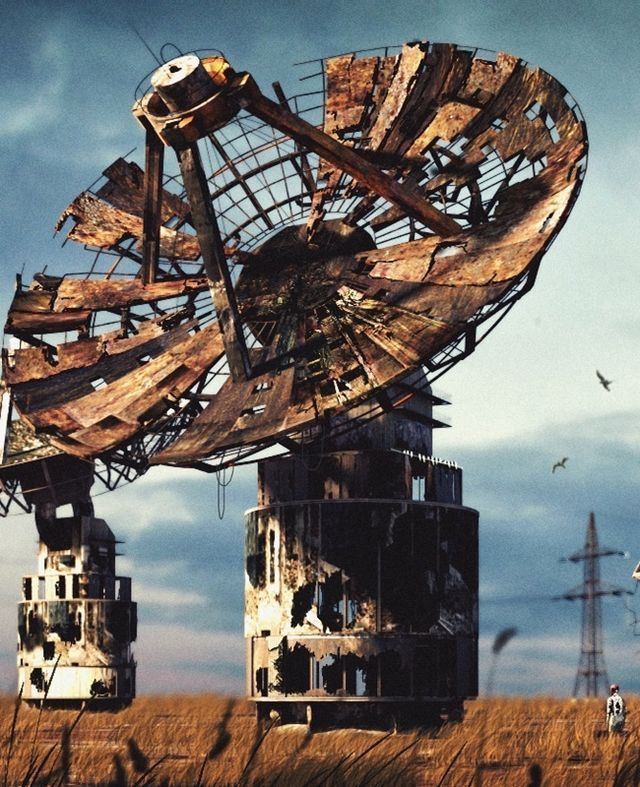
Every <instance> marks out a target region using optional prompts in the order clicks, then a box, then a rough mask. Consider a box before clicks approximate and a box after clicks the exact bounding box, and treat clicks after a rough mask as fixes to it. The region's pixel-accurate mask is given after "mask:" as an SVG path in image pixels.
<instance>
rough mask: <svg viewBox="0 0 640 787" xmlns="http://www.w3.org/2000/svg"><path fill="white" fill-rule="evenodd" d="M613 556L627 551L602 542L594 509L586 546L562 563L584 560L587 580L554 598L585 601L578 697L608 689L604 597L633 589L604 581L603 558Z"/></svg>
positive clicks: (574, 688) (574, 689)
mask: <svg viewBox="0 0 640 787" xmlns="http://www.w3.org/2000/svg"><path fill="white" fill-rule="evenodd" d="M609 555H619V556H621V557H625V556H626V553H625V552H621V551H620V550H618V549H610V548H609V547H604V546H603V547H601V546H599V545H598V533H597V531H596V518H595V516H594V514H593V511H592V512H591V513H590V514H589V524H588V525H587V538H586V540H585V544H584V547H583V548H582V549H581V550H579V551H578V552H574V554H573V555H570V556H569V557H565V558H561V562H564V561H569V562H571V563H579V562H580V561H583V562H584V580H583V582H582V584H581V585H578V586H577V587H575V588H572V589H571V590H569V591H567V592H566V593H564V594H563V595H562V596H557V597H556V598H555V599H554V600H556V601H558V600H560V599H565V600H567V601H575V600H576V599H580V600H581V601H582V634H581V644H580V661H579V662H578V674H577V675H576V682H575V685H574V687H573V696H574V697H577V696H578V695H579V694H580V693H581V692H582V691H584V694H585V696H587V697H597V696H598V694H604V693H606V692H607V691H608V684H609V678H608V676H607V668H606V666H605V662H604V652H603V648H602V601H601V599H602V596H622V595H625V594H629V595H630V594H631V591H629V590H625V589H624V588H621V587H616V586H615V585H611V584H610V583H609V582H602V581H601V580H600V558H601V557H608V556H609Z"/></svg>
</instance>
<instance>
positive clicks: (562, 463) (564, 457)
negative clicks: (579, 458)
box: [551, 456, 569, 473]
mask: <svg viewBox="0 0 640 787" xmlns="http://www.w3.org/2000/svg"><path fill="white" fill-rule="evenodd" d="M567 459H569V457H568V456H563V457H562V459H561V460H560V461H559V462H556V463H555V465H554V466H553V467H552V468H551V472H552V473H555V472H556V468H557V467H562V468H563V469H564V468H566V461H567Z"/></svg>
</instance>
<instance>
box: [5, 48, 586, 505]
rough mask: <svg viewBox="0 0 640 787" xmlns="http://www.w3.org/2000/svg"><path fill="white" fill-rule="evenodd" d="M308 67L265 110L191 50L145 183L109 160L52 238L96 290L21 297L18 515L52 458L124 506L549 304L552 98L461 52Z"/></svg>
mask: <svg viewBox="0 0 640 787" xmlns="http://www.w3.org/2000/svg"><path fill="white" fill-rule="evenodd" d="M310 70H311V71H312V73H311V74H310V75H309V76H308V77H305V80H306V81H304V82H303V89H304V92H303V93H301V94H300V95H297V96H292V97H289V98H286V97H285V94H284V92H283V91H282V88H281V87H280V86H279V84H277V83H276V84H275V85H274V91H275V99H276V100H275V101H274V100H271V99H269V98H267V97H266V96H265V95H264V94H263V93H262V92H261V91H260V90H259V89H258V87H257V85H256V83H255V82H254V81H253V79H252V77H251V76H250V75H249V74H247V73H238V72H235V71H234V70H233V68H232V67H231V66H230V65H229V63H228V62H227V61H226V60H225V59H224V58H223V57H222V56H221V55H219V54H214V55H211V54H210V53H209V54H206V53H195V54H190V55H186V56H181V57H179V58H176V59H174V60H173V61H170V62H169V63H166V64H165V65H164V66H163V67H162V68H161V69H158V71H157V72H156V73H155V74H154V75H153V78H152V80H151V82H152V85H151V86H150V87H149V89H148V90H147V91H146V92H144V91H141V92H140V95H139V96H138V97H137V98H136V102H135V105H134V108H133V111H134V114H135V115H136V117H137V118H138V120H139V121H140V122H141V124H142V125H143V126H144V127H145V129H146V165H145V170H146V171H145V172H143V171H142V169H141V168H140V167H139V166H137V165H136V164H134V163H131V162H128V161H125V160H122V159H119V160H117V161H116V162H114V163H113V164H112V165H111V166H110V167H108V168H107V169H106V170H105V171H104V173H103V178H102V181H101V183H100V184H99V185H98V186H97V187H96V188H95V189H93V190H88V191H85V192H83V193H82V194H81V195H80V196H78V197H77V198H76V199H75V200H74V201H73V202H72V203H71V205H69V207H68V208H67V209H66V210H65V211H64V213H63V214H62V216H61V218H60V220H59V222H58V225H57V227H58V229H61V228H62V226H63V224H64V223H65V220H67V219H68V220H70V221H71V228H70V229H69V230H68V233H67V237H68V238H70V239H71V240H74V241H77V242H79V243H81V244H84V245H85V246H86V247H87V249H89V250H91V251H94V252H95V254H94V256H93V257H87V259H88V262H87V266H86V269H85V271H86V272H83V273H76V272H73V273H67V274H64V275H63V274H62V272H61V273H60V275H55V276H54V275H41V274H36V276H35V277H34V279H33V281H32V283H31V284H30V285H29V286H28V287H25V286H23V285H22V283H21V282H20V280H18V287H17V291H16V294H15V297H14V300H13V303H12V304H11V308H10V312H9V316H8V320H7V324H6V329H5V330H6V333H7V334H9V336H12V337H15V339H17V340H19V343H18V344H16V342H15V341H14V342H13V343H12V344H11V345H10V346H9V348H8V349H6V350H5V354H4V364H3V380H4V385H5V386H6V388H7V389H8V391H9V392H10V397H11V401H12V403H13V405H14V406H15V409H16V410H17V412H18V413H19V419H20V420H19V421H18V422H14V428H13V431H12V435H13V436H12V437H11V436H10V437H11V440H10V442H9V446H10V447H9V452H8V454H5V460H4V462H5V470H6V468H7V467H12V468H13V470H12V471H11V472H8V471H5V473H4V475H3V478H4V479H5V481H4V483H5V490H6V491H7V492H8V494H9V497H10V498H11V497H15V498H17V496H18V487H17V484H18V480H19V476H20V473H19V472H18V470H17V469H16V466H17V465H20V464H21V463H22V464H24V463H28V462H29V461H30V458H31V459H37V458H38V457H39V455H40V454H39V453H38V452H40V453H42V452H43V451H44V452H47V451H48V452H50V453H53V454H57V453H59V454H62V455H64V456H71V457H76V458H78V459H79V460H80V461H81V462H85V461H86V460H95V461H97V462H98V471H99V475H100V476H101V477H102V479H103V481H104V482H105V483H106V484H107V486H111V487H112V486H114V485H115V484H117V483H118V482H119V481H120V480H129V479H131V478H133V477H135V476H136V475H137V474H138V473H141V472H144V470H145V469H146V468H147V466H148V463H149V462H151V463H168V464H177V465H190V466H197V467H201V468H205V469H206V468H211V469H216V468H219V467H223V466H225V465H228V464H230V463H233V462H236V461H238V460H239V459H242V458H243V457H248V456H251V455H256V454H257V453H258V452H260V451H262V450H263V449H265V448H268V447H270V446H273V445H276V444H278V445H280V446H282V447H284V448H285V449H287V450H289V449H291V448H294V447H298V446H301V445H304V444H305V443H306V442H308V441H312V440H315V439H317V438H318V435H319V434H320V433H321V431H322V430H323V429H326V428H328V427H330V428H333V429H338V428H342V426H341V424H345V425H344V428H346V424H347V422H350V421H351V420H352V419H349V418H343V416H344V414H345V413H348V412H349V411H350V408H353V407H354V406H356V405H359V404H361V403H362V402H363V401H371V402H373V404H374V406H373V407H371V408H369V409H368V410H367V413H368V416H367V417H370V416H371V414H375V412H382V411H383V410H385V409H390V408H393V407H394V406H395V405H396V404H397V403H398V401H399V399H400V398H401V397H402V392H401V389H399V388H398V387H397V386H396V387H394V388H393V389H390V388H389V386H390V385H391V384H392V383H396V382H398V381H401V380H402V379H403V378H405V377H406V376H407V375H408V374H412V375H413V376H412V386H414V387H415V386H416V385H420V384H421V381H422V384H424V386H425V387H426V386H427V384H428V383H429V382H430V381H432V380H433V379H434V378H435V377H437V376H438V375H440V374H441V373H442V372H444V371H445V370H447V369H448V368H450V367H451V366H452V365H453V364H454V363H456V362H457V361H458V360H460V359H461V358H463V357H465V356H466V355H468V354H469V353H470V352H472V351H473V349H474V347H475V345H476V344H477V343H478V341H480V340H481V339H482V338H483V337H484V336H485V335H486V333H487V332H488V331H489V330H490V329H491V328H492V327H493V326H494V325H495V324H496V322H497V320H499V319H500V318H501V317H502V316H504V314H505V313H506V311H507V310H508V309H509V308H510V307H511V306H512V305H513V304H514V303H515V301H516V300H518V299H519V298H520V297H521V296H522V295H523V294H524V293H525V292H526V291H527V290H528V289H529V288H530V287H531V286H532V284H533V282H534V280H535V276H536V273H537V270H538V266H539V264H540V261H541V259H542V256H543V255H544V253H545V252H546V250H547V249H548V248H549V246H550V244H551V243H552V241H553V240H554V238H555V236H556V235H557V233H558V231H559V230H560V228H561V227H562V225H563V224H564V222H565V221H566V219H567V216H568V214H569V212H570V210H571V208H572V205H573V203H574V201H575V199H576V196H577V194H578V192H579V189H580V186H581V182H582V178H583V174H584V171H585V163H586V151H587V139H586V131H585V126H584V123H583V121H582V119H581V117H580V114H579V111H578V108H577V106H576V104H575V102H574V101H573V99H572V98H571V96H570V95H569V94H568V92H567V91H566V90H565V88H564V87H563V86H562V85H561V84H560V83H559V82H558V81H556V80H555V79H554V78H553V77H551V76H550V75H549V74H547V73H546V72H545V71H543V70H542V69H539V68H532V67H529V66H528V65H527V64H526V63H524V62H523V61H522V60H520V59H519V58H517V57H515V56H512V55H508V54H504V53H499V54H497V55H494V54H492V53H488V52H485V51H480V50H472V49H468V48H463V47H458V46H456V45H453V44H428V43H409V44H406V45H404V46H403V47H401V48H394V49H384V50H381V51H375V52H374V51H371V52H366V53H361V54H347V55H341V56H339V57H332V58H328V59H324V60H319V61H315V62H314V63H312V64H311V69H310ZM165 146H170V147H173V148H174V150H175V152H176V155H177V161H178V163H179V171H177V172H175V173H174V172H172V171H169V170H170V162H169V158H171V159H173V156H171V157H170V156H167V171H166V172H165V166H164V149H165ZM390 390H392V391H393V393H390ZM341 419H342V420H341ZM20 430H22V432H20ZM33 432H34V433H35V436H34V435H33ZM19 434H23V438H20V436H19ZM25 434H27V435H28V437H24V435H25ZM25 440H30V441H31V445H30V446H27V447H26V448H25V445H26V443H25ZM34 441H35V442H34ZM27 449H29V450H33V451H35V453H32V454H29V450H27ZM25 452H26V453H25Z"/></svg>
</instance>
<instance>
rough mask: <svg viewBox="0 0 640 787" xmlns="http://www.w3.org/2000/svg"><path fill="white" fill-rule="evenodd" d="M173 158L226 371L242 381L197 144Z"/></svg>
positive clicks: (236, 319)
mask: <svg viewBox="0 0 640 787" xmlns="http://www.w3.org/2000/svg"><path fill="white" fill-rule="evenodd" d="M176 155H177V156H178V161H179V163H180V170H181V172H182V179H183V182H184V186H185V189H186V191H187V196H188V198H189V203H190V205H191V216H192V218H193V225H194V227H195V229H196V233H197V235H198V241H199V244H200V251H201V254H202V261H203V264H204V269H205V272H206V274H207V277H208V278H209V290H210V292H211V298H212V300H213V304H214V306H215V309H216V314H217V316H218V322H219V325H220V332H221V334H222V338H223V342H224V347H225V351H226V353H227V361H228V363H229V370H230V372H231V376H232V377H233V379H234V380H245V379H248V378H249V376H250V372H251V364H250V362H249V354H248V352H247V345H246V342H245V339H244V333H243V331H242V322H241V320H240V315H239V313H238V306H237V303H236V298H235V294H234V291H233V282H232V281H231V274H230V273H229V269H228V267H227V263H226V260H225V253H224V246H223V244H222V239H221V237H220V231H219V229H218V222H217V221H216V217H215V213H214V211H213V206H212V204H211V197H210V194H209V186H208V183H207V178H206V175H205V173H204V169H203V168H202V161H201V160H200V152H199V150H198V146H197V143H194V144H193V145H190V146H189V147H187V148H184V149H182V150H178V151H176Z"/></svg>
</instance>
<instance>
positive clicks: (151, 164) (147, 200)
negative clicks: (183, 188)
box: [142, 126, 164, 284]
mask: <svg viewBox="0 0 640 787" xmlns="http://www.w3.org/2000/svg"><path fill="white" fill-rule="evenodd" d="M163 165H164V145H163V144H162V140H161V139H160V137H159V136H158V135H157V134H156V132H155V131H154V130H153V129H152V128H150V127H149V126H147V129H146V144H145V168H144V214H143V217H142V281H143V282H144V284H151V283H153V282H155V280H156V272H157V269H158V257H159V256H160V223H161V221H160V213H161V209H162V170H163Z"/></svg>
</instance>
